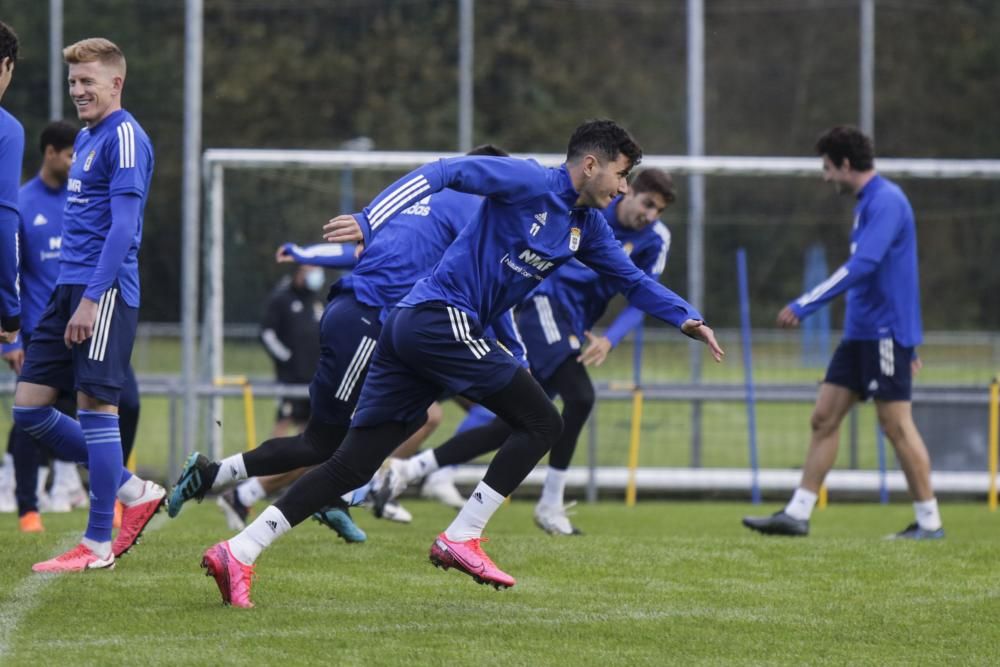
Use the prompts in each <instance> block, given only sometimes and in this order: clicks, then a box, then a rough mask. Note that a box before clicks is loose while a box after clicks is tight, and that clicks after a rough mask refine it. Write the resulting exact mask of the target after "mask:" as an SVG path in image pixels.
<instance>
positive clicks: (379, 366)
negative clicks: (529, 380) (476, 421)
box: [351, 302, 520, 427]
mask: <svg viewBox="0 0 1000 667" xmlns="http://www.w3.org/2000/svg"><path fill="white" fill-rule="evenodd" d="M519 367H520V364H518V362H517V360H516V359H514V357H512V356H511V355H510V353H508V352H506V351H505V350H504V349H503V348H502V347H500V345H498V344H497V342H496V341H495V340H493V339H490V338H486V337H485V336H484V335H483V327H482V325H481V324H480V323H479V322H478V321H477V320H476V319H475V318H472V317H469V316H468V315H466V314H465V313H464V312H462V311H460V310H459V309H457V308H454V307H452V306H449V305H447V304H445V303H442V302H429V303H423V304H420V305H419V306H416V307H415V308H400V307H397V308H394V309H393V310H392V312H391V313H389V317H388V319H386V321H385V326H384V328H383V331H382V335H381V336H380V337H379V339H378V345H377V346H376V348H375V356H374V358H373V359H372V363H371V369H370V370H369V371H368V379H367V380H366V381H365V386H364V389H362V391H361V398H360V399H359V400H358V409H357V411H356V412H355V414H354V421H352V422H351V425H352V426H356V427H364V426H374V425H376V424H382V423H385V422H391V421H396V422H404V423H410V422H413V421H415V420H418V419H421V418H423V415H424V413H425V412H426V411H427V408H428V406H430V404H431V403H433V402H434V401H435V400H437V399H439V398H445V397H448V396H455V395H458V394H461V395H462V396H465V397H466V398H469V399H471V400H473V401H476V402H479V401H481V400H482V399H484V398H486V397H487V396H492V395H493V394H495V393H497V392H498V391H500V390H501V389H503V388H504V387H506V386H507V385H508V384H510V382H511V380H512V379H513V377H514V373H515V372H517V369H518V368H519Z"/></svg>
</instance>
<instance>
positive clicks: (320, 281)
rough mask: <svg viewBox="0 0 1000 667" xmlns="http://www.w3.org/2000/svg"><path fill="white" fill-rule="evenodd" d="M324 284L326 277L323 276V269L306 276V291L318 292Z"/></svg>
mask: <svg viewBox="0 0 1000 667" xmlns="http://www.w3.org/2000/svg"><path fill="white" fill-rule="evenodd" d="M325 283H326V276H325V275H324V274H323V269H316V270H315V271H310V272H309V273H307V274H306V289H308V290H309V291H310V292H318V291H320V290H321V289H323V285H324V284H325Z"/></svg>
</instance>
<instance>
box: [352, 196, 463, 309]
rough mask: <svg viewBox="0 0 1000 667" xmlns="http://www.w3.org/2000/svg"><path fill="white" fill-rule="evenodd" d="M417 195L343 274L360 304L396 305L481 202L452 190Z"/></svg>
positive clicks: (424, 273) (431, 265)
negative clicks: (353, 265) (346, 273)
mask: <svg viewBox="0 0 1000 667" xmlns="http://www.w3.org/2000/svg"><path fill="white" fill-rule="evenodd" d="M417 199H418V200H417V201H414V202H411V203H410V204H409V205H408V206H406V207H405V208H403V209H402V210H400V211H399V213H398V223H399V224H393V225H390V226H389V227H386V228H385V231H384V233H383V234H379V235H378V236H377V237H376V238H375V239H373V240H372V242H371V243H370V244H368V245H366V247H365V250H364V252H363V253H361V258H360V259H359V260H358V264H357V266H355V267H354V271H352V272H351V275H350V276H347V277H345V278H344V284H345V285H346V286H348V287H350V288H351V289H353V290H354V293H355V295H357V297H358V300H359V301H361V302H362V303H366V304H368V305H370V306H376V307H378V308H392V307H393V306H395V305H396V304H397V303H399V302H400V301H401V300H402V299H403V297H404V296H406V294H407V293H408V292H409V291H410V289H411V288H412V287H413V285H414V284H415V283H416V282H417V281H418V280H420V279H421V278H424V277H426V276H427V275H428V274H430V272H431V269H432V268H434V265H435V264H437V263H438V261H439V260H440V259H441V256H442V255H443V254H444V251H445V249H446V248H447V247H448V246H450V245H451V243H452V242H453V241H454V240H455V238H456V237H457V236H458V235H459V233H460V232H461V231H462V230H463V229H464V228H465V226H466V225H468V224H469V221H470V220H471V219H472V218H473V217H474V216H475V214H476V211H478V210H479V207H480V206H481V205H482V203H483V200H482V198H481V197H477V196H475V195H470V194H464V193H461V192H455V191H454V190H443V191H441V192H437V193H435V194H434V195H432V196H431V195H425V196H423V197H420V198H417Z"/></svg>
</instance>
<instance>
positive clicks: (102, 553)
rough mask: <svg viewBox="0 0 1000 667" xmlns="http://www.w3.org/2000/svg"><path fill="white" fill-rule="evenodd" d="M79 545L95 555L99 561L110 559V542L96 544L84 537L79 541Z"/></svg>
mask: <svg viewBox="0 0 1000 667" xmlns="http://www.w3.org/2000/svg"><path fill="white" fill-rule="evenodd" d="M80 544H82V545H83V546H85V547H87V548H88V549H90V550H91V551H93V552H94V553H95V554H97V556H99V557H100V558H101V560H107V559H108V558H110V557H111V542H97V541H95V540H92V539H90V538H88V537H85V538H83V539H82V540H80Z"/></svg>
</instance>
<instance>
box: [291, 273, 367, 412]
mask: <svg viewBox="0 0 1000 667" xmlns="http://www.w3.org/2000/svg"><path fill="white" fill-rule="evenodd" d="M381 312H382V309H381V308H377V307H375V306H369V305H367V304H364V303H361V302H360V301H358V300H357V298H355V296H354V292H353V291H351V290H343V291H336V292H334V291H331V300H330V301H329V303H327V304H326V309H325V310H324V311H323V317H322V319H320V321H319V366H317V367H316V373H315V374H314V375H313V379H312V382H311V383H310V384H309V405H310V408H311V410H312V418H313V419H317V420H319V421H321V422H325V423H327V424H336V425H339V426H348V425H349V424H350V423H351V415H352V414H353V412H354V406H355V405H357V403H358V396H359V395H360V394H361V387H362V385H364V383H365V376H366V375H367V374H368V364H369V362H370V361H371V358H372V353H373V352H374V351H375V342H376V341H377V340H378V337H379V333H381V331H382V323H381V322H380V321H379V315H380V313H381Z"/></svg>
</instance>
